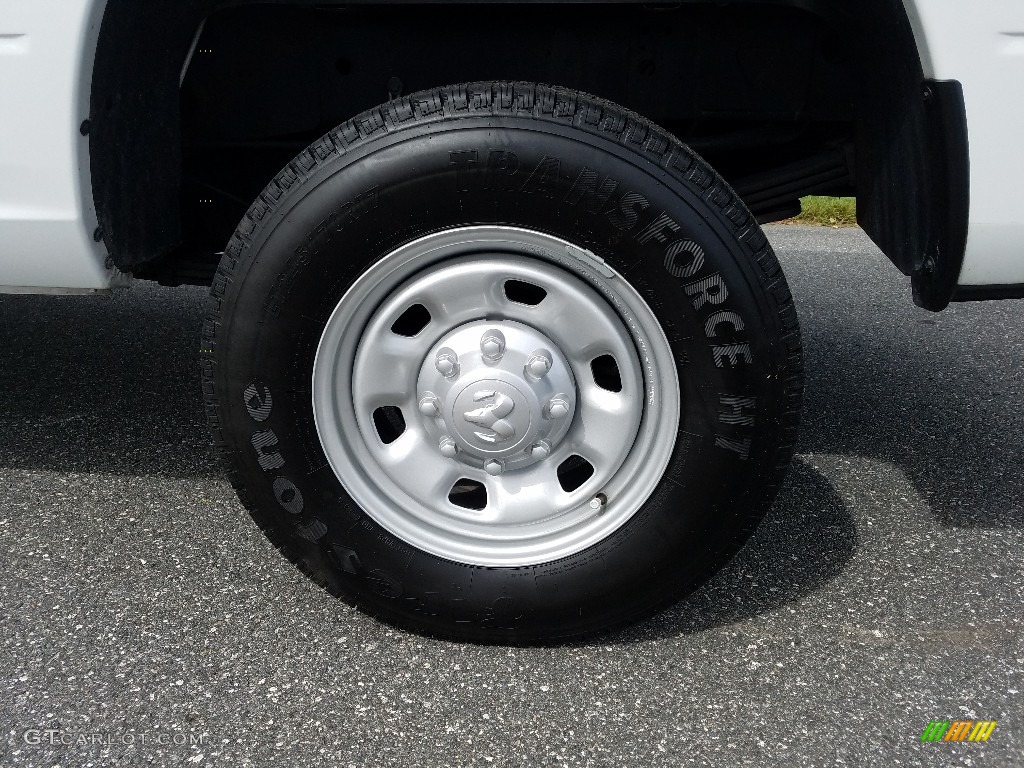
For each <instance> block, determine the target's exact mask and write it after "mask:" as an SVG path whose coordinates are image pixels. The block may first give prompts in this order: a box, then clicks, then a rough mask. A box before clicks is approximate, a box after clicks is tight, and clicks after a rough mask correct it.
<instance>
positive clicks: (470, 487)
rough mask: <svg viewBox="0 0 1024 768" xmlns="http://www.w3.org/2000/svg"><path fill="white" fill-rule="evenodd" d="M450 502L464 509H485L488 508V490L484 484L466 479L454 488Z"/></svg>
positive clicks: (449, 497) (450, 495)
mask: <svg viewBox="0 0 1024 768" xmlns="http://www.w3.org/2000/svg"><path fill="white" fill-rule="evenodd" d="M448 501H450V502H451V503H452V504H454V505H455V506H456V507H462V508H463V509H475V510H480V509H484V508H485V507H486V506H487V488H486V487H485V486H484V484H483V483H480V482H477V481H476V480H470V479H469V478H465V477H464V478H462V479H461V480H459V481H458V482H457V483H455V485H453V486H452V490H451V492H449V494H448Z"/></svg>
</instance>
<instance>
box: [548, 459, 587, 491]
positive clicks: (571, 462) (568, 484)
mask: <svg viewBox="0 0 1024 768" xmlns="http://www.w3.org/2000/svg"><path fill="white" fill-rule="evenodd" d="M557 474H558V484H559V485H560V486H562V490H563V491H565V492H566V493H572V492H573V491H575V490H576V489H577V488H579V487H580V486H581V485H583V484H584V483H585V482H587V480H589V479H590V478H591V477H592V476H593V474H594V465H593V464H591V463H590V462H589V461H587V460H586V459H584V458H583V457H582V456H570V457H569V458H568V459H566V460H565V461H563V462H562V463H561V464H559V465H558V472H557Z"/></svg>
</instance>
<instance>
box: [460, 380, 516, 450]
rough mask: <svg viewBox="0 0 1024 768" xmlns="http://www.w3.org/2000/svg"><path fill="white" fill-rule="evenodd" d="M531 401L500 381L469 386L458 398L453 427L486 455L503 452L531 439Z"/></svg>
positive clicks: (479, 382)
mask: <svg viewBox="0 0 1024 768" xmlns="http://www.w3.org/2000/svg"><path fill="white" fill-rule="evenodd" d="M531 405H532V404H531V402H530V398H528V397H527V396H526V395H525V394H523V392H521V391H520V390H519V389H518V388H517V387H516V386H515V385H513V384H510V383H508V382H506V381H502V380H501V379H496V378H495V379H481V380H479V381H475V382H472V383H470V384H467V385H466V386H465V387H464V388H463V389H462V392H461V393H459V394H458V395H457V396H456V398H455V404H454V406H453V412H452V420H451V423H452V426H453V428H454V430H455V431H456V432H457V433H458V434H459V436H460V437H461V438H462V439H463V440H464V441H465V442H466V443H467V444H469V445H471V446H473V447H474V448H475V449H477V450H479V451H481V452H483V453H499V452H500V453H504V452H506V451H508V450H510V449H514V448H515V447H516V446H518V445H519V444H520V443H521V442H522V441H523V440H524V439H526V438H527V437H529V436H530V434H531V431H532V430H531V427H532V426H533V411H534V408H532V407H531Z"/></svg>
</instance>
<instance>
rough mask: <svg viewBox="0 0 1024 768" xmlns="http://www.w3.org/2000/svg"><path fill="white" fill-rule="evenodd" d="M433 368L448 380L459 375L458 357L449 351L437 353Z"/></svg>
mask: <svg viewBox="0 0 1024 768" xmlns="http://www.w3.org/2000/svg"><path fill="white" fill-rule="evenodd" d="M434 367H435V368H437V372H438V373H440V374H441V375H442V376H444V377H445V378H446V379H450V378H452V377H453V376H458V375H459V356H458V355H456V354H455V353H454V352H452V351H451V350H443V351H441V352H438V353H437V357H436V358H435V359H434Z"/></svg>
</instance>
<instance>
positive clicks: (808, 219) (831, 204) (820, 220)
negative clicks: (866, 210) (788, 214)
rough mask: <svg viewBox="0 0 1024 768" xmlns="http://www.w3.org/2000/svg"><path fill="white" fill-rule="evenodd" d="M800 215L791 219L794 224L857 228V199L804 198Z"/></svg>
mask: <svg viewBox="0 0 1024 768" xmlns="http://www.w3.org/2000/svg"><path fill="white" fill-rule="evenodd" d="M800 209H801V210H800V215H799V216H794V217H793V218H792V219H789V221H790V222H792V223H793V224H814V225H817V226H821V227H855V226H857V199H856V198H854V197H803V198H801V199H800Z"/></svg>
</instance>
